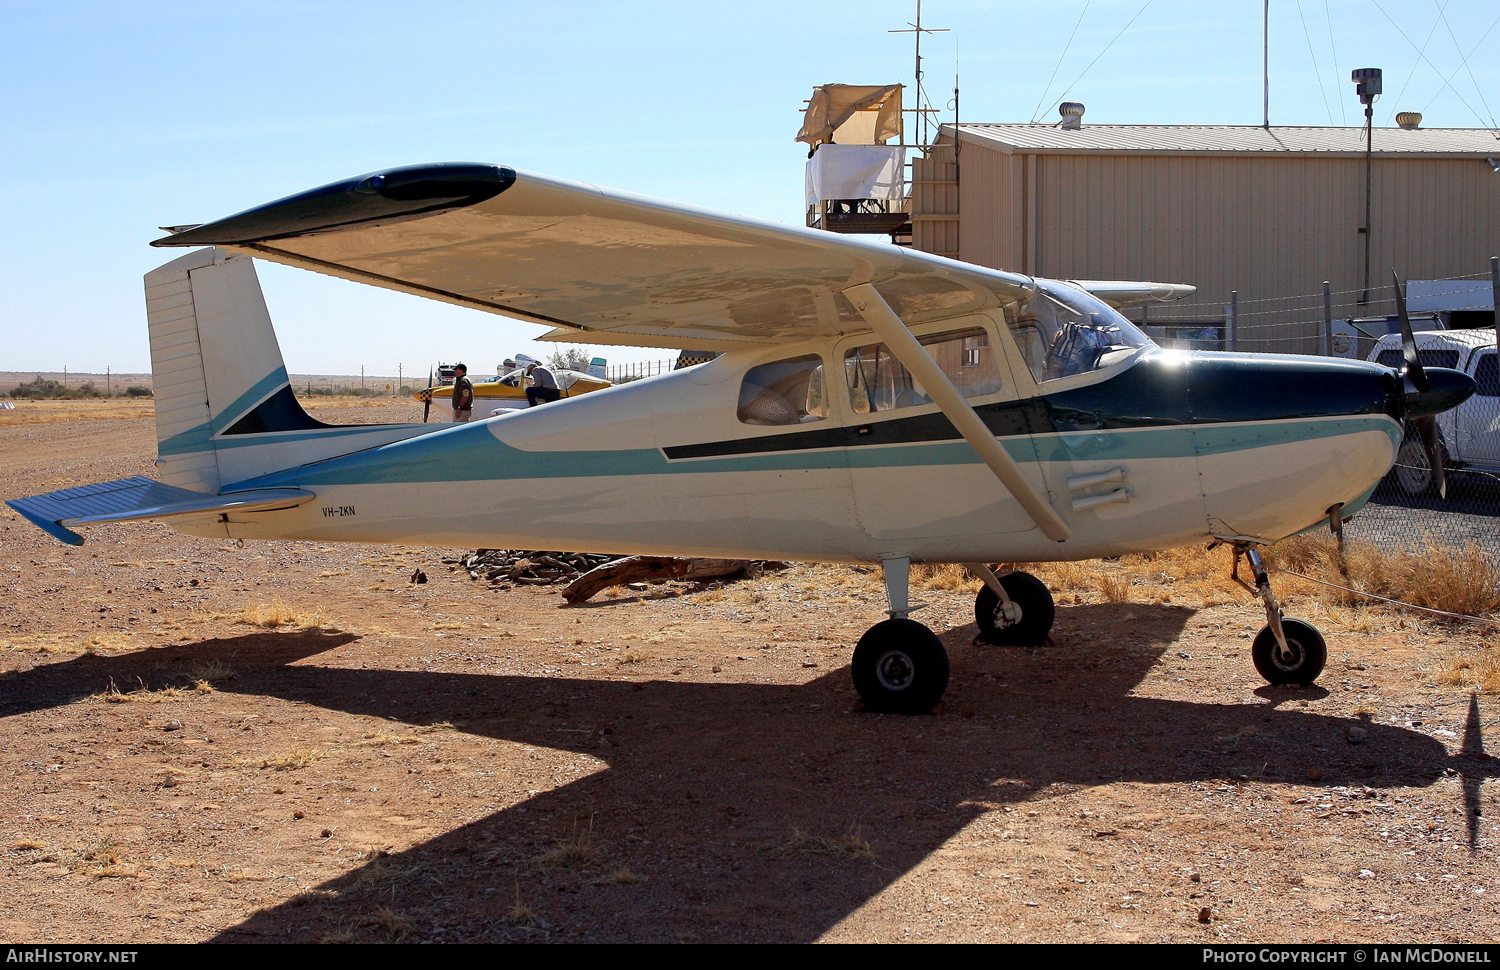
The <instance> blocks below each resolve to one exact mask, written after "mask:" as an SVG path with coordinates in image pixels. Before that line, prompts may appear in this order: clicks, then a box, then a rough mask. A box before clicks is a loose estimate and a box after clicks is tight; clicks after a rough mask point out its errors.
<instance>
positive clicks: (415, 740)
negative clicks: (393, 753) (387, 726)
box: [354, 732, 422, 748]
mask: <svg viewBox="0 0 1500 970" xmlns="http://www.w3.org/2000/svg"><path fill="white" fill-rule="evenodd" d="M354 743H355V744H365V745H370V746H372V747H377V748H378V747H384V746H386V745H388V744H421V743H422V739H421V738H419V737H417V736H416V735H415V734H386V733H384V732H382V733H379V734H366V735H365V736H364V737H363V738H361V739H360V740H358V741H356V742H354Z"/></svg>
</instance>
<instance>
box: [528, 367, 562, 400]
mask: <svg viewBox="0 0 1500 970" xmlns="http://www.w3.org/2000/svg"><path fill="white" fill-rule="evenodd" d="M526 373H527V374H529V375H531V386H530V387H528V388H527V389H526V406H527V407H529V408H534V407H536V406H537V404H538V403H541V404H546V403H547V402H549V401H555V400H557V399H558V398H560V397H562V391H560V390H558V389H557V378H556V377H553V376H552V372H551V371H550V370H548V369H547V368H545V367H543V366H542V365H541V364H532V365H531V366H530V367H527V368H526Z"/></svg>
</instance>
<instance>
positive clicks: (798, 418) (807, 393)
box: [735, 354, 828, 425]
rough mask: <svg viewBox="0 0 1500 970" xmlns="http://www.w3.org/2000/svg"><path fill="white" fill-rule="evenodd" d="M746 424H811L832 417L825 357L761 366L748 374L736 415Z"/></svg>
mask: <svg viewBox="0 0 1500 970" xmlns="http://www.w3.org/2000/svg"><path fill="white" fill-rule="evenodd" d="M735 414H736V416H737V417H738V418H739V419H740V421H742V422H744V423H745V424H758V425H786V424H807V423H809V422H812V421H821V420H823V419H824V418H826V417H828V399H827V397H826V395H825V394H824V391H823V358H821V357H819V356H818V355H817V354H807V355H805V356H802V357H789V358H787V359H786V360H777V361H772V362H771V363H769V364H760V365H758V366H755V367H752V368H750V369H749V370H748V371H746V372H745V379H744V381H743V382H741V384H740V403H739V408H738V409H737V410H736V412H735Z"/></svg>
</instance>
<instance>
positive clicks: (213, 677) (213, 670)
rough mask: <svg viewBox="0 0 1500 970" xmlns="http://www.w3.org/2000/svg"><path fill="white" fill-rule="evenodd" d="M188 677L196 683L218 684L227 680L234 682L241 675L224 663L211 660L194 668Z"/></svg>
mask: <svg viewBox="0 0 1500 970" xmlns="http://www.w3.org/2000/svg"><path fill="white" fill-rule="evenodd" d="M187 676H188V679H189V680H192V681H195V682H197V681H202V682H204V683H208V684H217V683H221V682H223V681H226V680H234V679H235V678H236V677H238V676H239V674H237V673H235V671H234V670H233V669H232V668H230V667H228V666H227V665H225V664H224V663H223V662H222V661H218V660H209V661H206V662H204V663H200V664H196V665H195V666H193V668H192V669H190V670H189V671H188V673H187Z"/></svg>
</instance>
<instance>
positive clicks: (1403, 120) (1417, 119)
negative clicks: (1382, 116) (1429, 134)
mask: <svg viewBox="0 0 1500 970" xmlns="http://www.w3.org/2000/svg"><path fill="white" fill-rule="evenodd" d="M1396 124H1398V125H1400V126H1401V127H1402V128H1405V129H1406V130H1407V131H1416V130H1417V129H1418V128H1420V127H1422V112H1420V111H1402V112H1400V113H1399V114H1397V115H1396Z"/></svg>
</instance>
